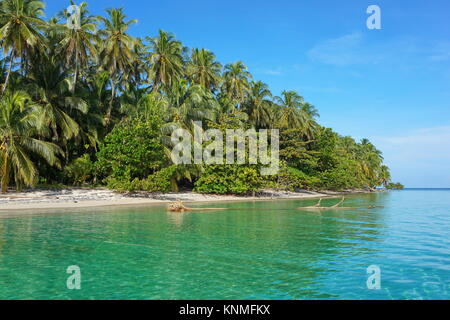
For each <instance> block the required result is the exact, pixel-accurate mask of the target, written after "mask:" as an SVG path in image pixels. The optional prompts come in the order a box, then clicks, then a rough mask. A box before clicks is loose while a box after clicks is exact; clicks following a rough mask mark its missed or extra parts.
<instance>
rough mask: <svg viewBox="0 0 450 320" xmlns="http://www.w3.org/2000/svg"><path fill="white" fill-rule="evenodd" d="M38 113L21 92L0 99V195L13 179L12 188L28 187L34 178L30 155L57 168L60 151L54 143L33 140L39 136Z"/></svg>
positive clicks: (40, 121)
mask: <svg viewBox="0 0 450 320" xmlns="http://www.w3.org/2000/svg"><path fill="white" fill-rule="evenodd" d="M41 118H42V112H41V110H39V108H38V107H37V106H36V105H33V103H32V102H31V99H30V97H29V96H28V94H26V93H25V92H22V91H16V92H10V91H7V92H5V94H4V96H3V97H2V99H1V100H0V180H1V192H3V193H5V192H7V191H8V185H9V180H10V178H11V177H12V176H13V177H14V179H15V182H16V186H17V187H18V188H20V186H22V184H24V185H26V186H31V185H33V184H34V183H35V181H36V178H37V173H38V172H37V168H36V165H35V164H34V163H33V161H32V160H31V158H30V155H31V154H32V153H34V154H37V155H39V156H41V157H42V158H44V159H45V160H46V161H47V162H48V163H49V164H50V165H57V166H58V165H59V160H58V158H57V155H58V154H62V152H61V149H60V148H59V147H58V146H56V145H55V144H52V143H49V142H45V141H43V140H40V139H38V138H36V136H38V135H41V136H42V135H43V133H44V128H45V126H44V125H43V122H42V119H41Z"/></svg>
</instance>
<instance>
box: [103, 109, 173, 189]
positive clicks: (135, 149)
mask: <svg viewBox="0 0 450 320" xmlns="http://www.w3.org/2000/svg"><path fill="white" fill-rule="evenodd" d="M160 127H161V125H160V122H159V120H158V119H157V118H153V119H151V120H147V121H143V120H140V119H134V120H130V121H124V122H122V123H120V124H119V125H117V126H116V127H115V128H114V129H113V130H112V132H111V133H110V134H108V135H107V136H106V138H105V142H104V145H103V146H102V148H101V150H100V151H99V152H98V153H97V158H98V161H97V163H96V167H97V171H98V173H99V174H100V176H103V177H108V176H111V177H112V178H115V179H118V180H121V181H122V180H128V181H131V180H134V179H135V178H137V179H144V178H146V177H148V176H149V175H150V174H152V173H154V172H156V171H158V170H159V169H161V168H162V167H163V166H164V165H165V164H166V163H167V158H166V156H165V152H164V147H163V145H162V142H161V136H160Z"/></svg>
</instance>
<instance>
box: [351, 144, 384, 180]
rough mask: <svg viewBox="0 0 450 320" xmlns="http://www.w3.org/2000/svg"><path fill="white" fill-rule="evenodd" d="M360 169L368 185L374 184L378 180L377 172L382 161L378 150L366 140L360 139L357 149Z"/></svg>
mask: <svg viewBox="0 0 450 320" xmlns="http://www.w3.org/2000/svg"><path fill="white" fill-rule="evenodd" d="M357 155H358V162H359V166H360V170H361V171H362V173H363V174H364V176H365V177H366V178H367V179H368V181H369V183H370V186H372V187H373V186H376V185H377V183H378V182H379V181H377V180H378V174H379V171H380V168H381V165H382V163H383V156H382V153H381V151H380V150H378V149H377V148H375V146H374V145H373V144H372V143H371V142H370V141H369V140H368V139H362V140H361V143H360V144H359V145H358V150H357Z"/></svg>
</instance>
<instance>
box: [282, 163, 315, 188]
mask: <svg viewBox="0 0 450 320" xmlns="http://www.w3.org/2000/svg"><path fill="white" fill-rule="evenodd" d="M276 179H277V184H278V187H279V188H281V189H284V190H289V191H295V190H298V189H311V188H314V186H315V185H317V183H318V179H317V178H316V177H311V176H309V175H307V174H305V173H304V172H303V171H301V170H298V169H296V168H292V167H283V168H281V169H280V172H279V173H278V175H277V178H276Z"/></svg>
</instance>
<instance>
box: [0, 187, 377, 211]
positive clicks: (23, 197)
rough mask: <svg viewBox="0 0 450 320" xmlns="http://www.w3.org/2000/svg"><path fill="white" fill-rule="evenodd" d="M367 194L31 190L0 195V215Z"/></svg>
mask: <svg viewBox="0 0 450 320" xmlns="http://www.w3.org/2000/svg"><path fill="white" fill-rule="evenodd" d="M362 193H370V192H369V191H365V190H354V191H349V192H345V193H339V192H332V191H323V192H314V191H306V190H305V191H300V192H286V191H274V190H267V191H264V192H262V193H260V194H259V195H257V196H255V197H251V196H236V195H210V194H199V193H195V192H179V193H167V194H150V193H135V194H120V193H117V192H114V191H111V190H108V189H84V188H67V189H61V190H33V191H26V192H20V193H17V192H11V193H7V194H0V214H1V213H5V212H8V211H15V212H17V211H20V210H39V211H42V210H53V209H77V208H95V207H116V206H120V207H124V206H142V205H154V204H161V205H162V204H168V203H171V202H173V201H176V200H181V201H183V202H187V203H207V202H210V203H211V202H228V201H268V200H302V199H315V198H330V197H337V196H339V195H342V194H349V195H350V194H362Z"/></svg>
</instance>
